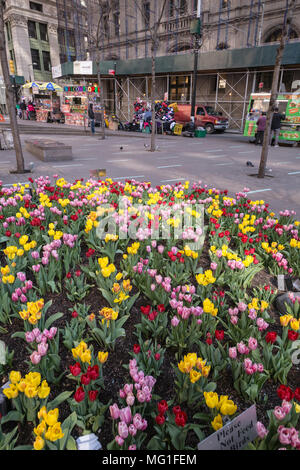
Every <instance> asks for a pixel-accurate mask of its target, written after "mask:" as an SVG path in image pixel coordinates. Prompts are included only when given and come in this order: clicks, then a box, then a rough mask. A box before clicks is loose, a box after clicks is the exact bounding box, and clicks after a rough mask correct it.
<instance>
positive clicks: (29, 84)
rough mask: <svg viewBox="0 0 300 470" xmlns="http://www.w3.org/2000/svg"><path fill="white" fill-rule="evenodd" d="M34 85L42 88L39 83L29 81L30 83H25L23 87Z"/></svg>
mask: <svg viewBox="0 0 300 470" xmlns="http://www.w3.org/2000/svg"><path fill="white" fill-rule="evenodd" d="M32 87H37V88H40V85H38V84H37V83H35V82H29V83H25V85H23V86H22V88H32Z"/></svg>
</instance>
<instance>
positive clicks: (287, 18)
mask: <svg viewBox="0 0 300 470" xmlns="http://www.w3.org/2000/svg"><path fill="white" fill-rule="evenodd" d="M295 6H296V0H290V3H289V4H288V2H287V9H286V12H285V15H284V20H283V26H282V34H281V39H280V44H279V46H278V49H277V54H276V59H275V66H274V72H273V81H272V89H271V96H270V104H269V109H268V112H267V121H266V130H265V133H264V140H263V146H262V151H261V157H260V165H259V170H258V175H257V177H258V178H264V177H265V171H266V166H267V159H268V151H269V140H270V132H271V124H272V117H273V113H274V109H275V107H276V99H277V95H278V81H279V74H280V66H281V61H282V57H283V53H284V48H285V45H286V43H287V40H288V37H289V29H290V28H289V27H290V24H291V21H292V17H293V12H294V8H295Z"/></svg>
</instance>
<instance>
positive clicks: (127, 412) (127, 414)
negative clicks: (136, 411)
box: [119, 406, 132, 437]
mask: <svg viewBox="0 0 300 470" xmlns="http://www.w3.org/2000/svg"><path fill="white" fill-rule="evenodd" d="M119 417H120V420H121V421H124V422H125V423H126V424H129V423H131V420H132V414H131V408H130V407H129V406H127V407H126V408H122V409H121V410H120V416H119ZM120 435H121V434H120ZM121 437H122V436H121Z"/></svg>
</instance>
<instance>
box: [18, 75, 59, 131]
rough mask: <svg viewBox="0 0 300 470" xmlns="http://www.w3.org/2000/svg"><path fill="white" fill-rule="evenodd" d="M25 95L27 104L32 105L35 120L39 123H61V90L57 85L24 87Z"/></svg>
mask: <svg viewBox="0 0 300 470" xmlns="http://www.w3.org/2000/svg"><path fill="white" fill-rule="evenodd" d="M23 88H24V89H25V90H26V89H27V93H25V96H23V97H22V98H25V101H27V104H29V103H30V102H31V103H33V105H34V108H35V113H36V120H37V121H39V122H63V119H62V114H61V97H62V92H63V89H62V88H60V87H59V86H58V85H56V84H54V83H52V82H49V83H34V82H31V83H29V84H26V85H24V87H23Z"/></svg>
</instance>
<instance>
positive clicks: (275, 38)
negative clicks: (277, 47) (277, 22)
mask: <svg viewBox="0 0 300 470" xmlns="http://www.w3.org/2000/svg"><path fill="white" fill-rule="evenodd" d="M281 34H282V30H281V29H275V30H274V31H272V32H271V33H269V34H268V35H267V36H266V39H265V41H264V42H279V41H280V39H281ZM298 37H299V35H298V33H297V32H296V31H295V30H294V29H292V28H291V29H290V33H289V39H297V38H298Z"/></svg>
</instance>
